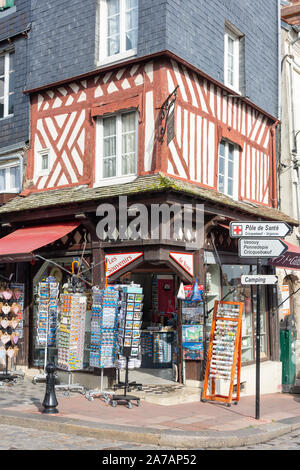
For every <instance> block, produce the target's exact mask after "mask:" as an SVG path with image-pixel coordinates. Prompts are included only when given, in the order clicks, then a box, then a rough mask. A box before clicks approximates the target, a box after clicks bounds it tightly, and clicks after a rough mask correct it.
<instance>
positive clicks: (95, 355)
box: [86, 287, 119, 401]
mask: <svg viewBox="0 0 300 470" xmlns="http://www.w3.org/2000/svg"><path fill="white" fill-rule="evenodd" d="M118 301H119V292H118V290H116V289H114V288H113V287H107V288H106V289H104V290H100V289H99V288H97V287H94V288H93V307H92V319H91V346H90V366H91V367H96V368H100V369H101V379H100V393H99V392H98V391H97V390H90V391H89V392H87V394H86V398H87V399H88V400H90V401H92V400H93V398H94V397H97V396H98V397H101V396H103V397H104V399H105V400H108V395H107V393H104V392H103V370H104V369H105V368H111V367H115V362H116V343H117V319H118Z"/></svg>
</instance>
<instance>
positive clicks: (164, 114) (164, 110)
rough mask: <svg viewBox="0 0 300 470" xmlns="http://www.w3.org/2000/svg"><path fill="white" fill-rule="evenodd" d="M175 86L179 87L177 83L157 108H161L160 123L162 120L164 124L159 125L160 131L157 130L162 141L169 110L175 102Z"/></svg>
mask: <svg viewBox="0 0 300 470" xmlns="http://www.w3.org/2000/svg"><path fill="white" fill-rule="evenodd" d="M177 88H179V85H177V87H176V88H175V89H174V90H173V91H172V93H171V94H170V95H169V96H168V97H167V99H166V100H165V101H164V102H163V104H162V106H161V107H160V108H158V109H160V110H161V112H160V120H161V124H162V123H163V121H164V120H165V122H164V125H162V126H161V128H160V132H159V137H158V139H159V141H160V142H163V141H164V136H165V133H166V130H167V125H168V116H169V114H170V110H171V109H172V107H173V105H174V104H175V101H176V97H177Z"/></svg>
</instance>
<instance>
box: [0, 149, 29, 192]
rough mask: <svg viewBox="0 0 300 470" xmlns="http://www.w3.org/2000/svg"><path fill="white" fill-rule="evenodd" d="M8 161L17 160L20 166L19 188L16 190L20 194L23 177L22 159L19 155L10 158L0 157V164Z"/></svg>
mask: <svg viewBox="0 0 300 470" xmlns="http://www.w3.org/2000/svg"><path fill="white" fill-rule="evenodd" d="M8 160H19V164H20V187H19V188H18V192H19V193H20V192H21V191H22V189H23V177H24V159H23V157H21V155H13V156H12V157H10V156H9V155H8V156H7V155H6V156H3V157H0V162H4V161H8Z"/></svg>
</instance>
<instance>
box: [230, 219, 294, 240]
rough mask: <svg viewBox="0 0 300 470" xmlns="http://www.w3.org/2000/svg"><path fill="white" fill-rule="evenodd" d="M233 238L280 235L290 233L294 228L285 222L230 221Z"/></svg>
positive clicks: (281, 236) (283, 235)
mask: <svg viewBox="0 0 300 470" xmlns="http://www.w3.org/2000/svg"><path fill="white" fill-rule="evenodd" d="M229 228H230V231H229V233H230V236H231V238H242V237H279V238H283V237H285V236H286V235H288V234H289V233H290V232H291V231H292V229H291V227H290V226H289V225H288V224H286V223H285V222H230V227H229Z"/></svg>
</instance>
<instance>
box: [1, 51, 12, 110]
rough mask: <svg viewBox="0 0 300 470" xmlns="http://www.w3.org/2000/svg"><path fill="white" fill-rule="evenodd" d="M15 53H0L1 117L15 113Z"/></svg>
mask: <svg viewBox="0 0 300 470" xmlns="http://www.w3.org/2000/svg"><path fill="white" fill-rule="evenodd" d="M14 72H15V70H14V53H13V52H5V53H3V54H0V119H1V118H4V117H7V116H10V115H12V114H13V113H14V87H15V83H14V75H15V73H14Z"/></svg>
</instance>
